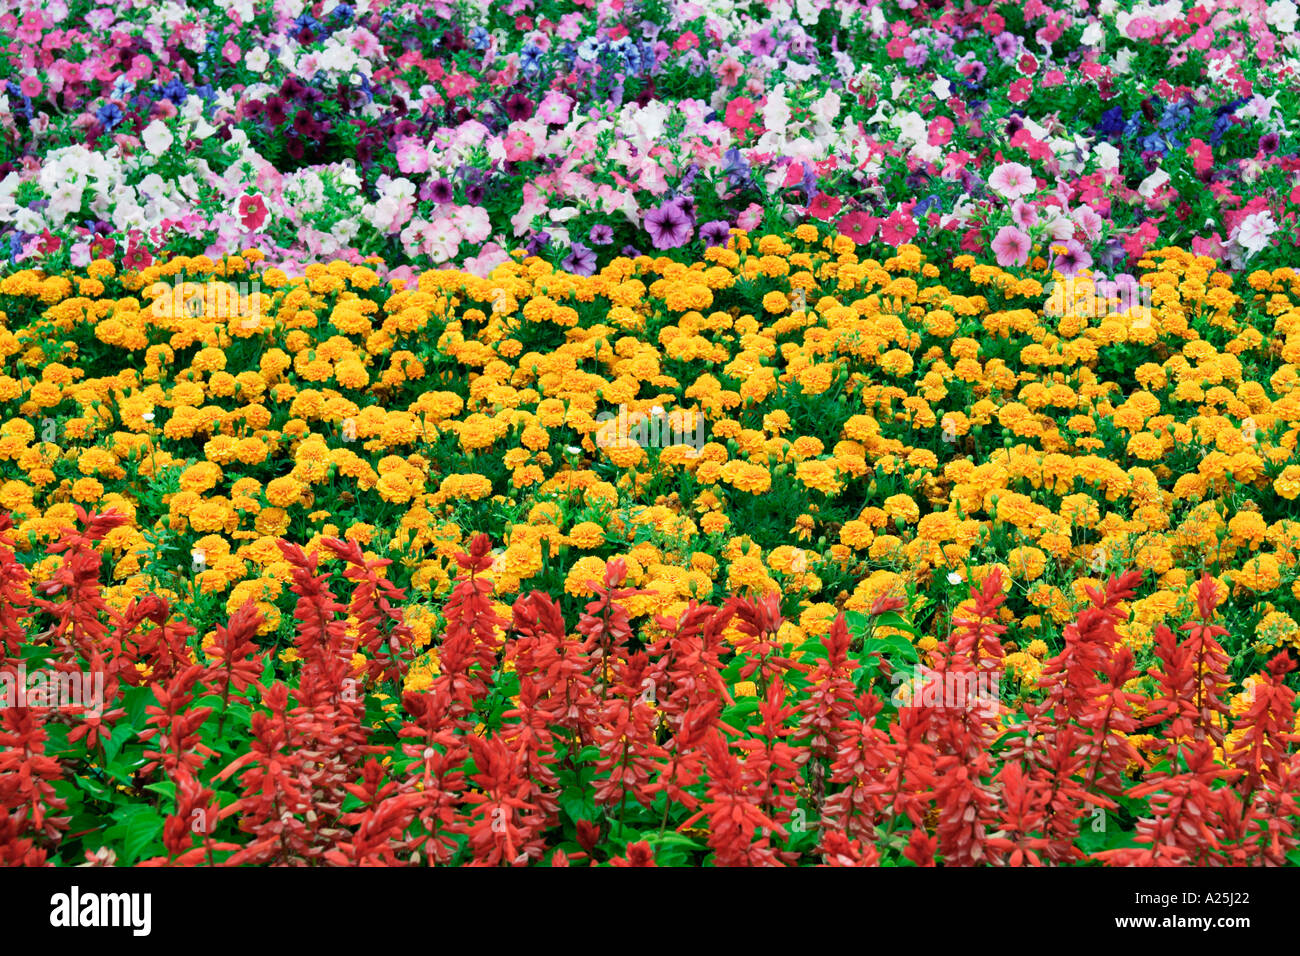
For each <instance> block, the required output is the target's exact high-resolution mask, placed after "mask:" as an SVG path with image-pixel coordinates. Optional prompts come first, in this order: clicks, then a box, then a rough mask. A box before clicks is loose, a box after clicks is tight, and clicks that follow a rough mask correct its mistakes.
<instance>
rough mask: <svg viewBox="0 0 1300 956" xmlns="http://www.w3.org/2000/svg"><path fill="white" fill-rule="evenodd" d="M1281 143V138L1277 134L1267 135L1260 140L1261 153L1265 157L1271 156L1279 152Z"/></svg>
mask: <svg viewBox="0 0 1300 956" xmlns="http://www.w3.org/2000/svg"><path fill="white" fill-rule="evenodd" d="M1281 141H1282V140H1281V137H1279V136H1278V135H1277V133H1265V134H1264V135H1263V136H1261V137H1260V138H1259V151H1260V152H1261V153H1263V154H1264V155H1265V156H1271V155H1273V154H1274V153H1276V152H1277V147H1278V145H1279V144H1280V143H1281Z"/></svg>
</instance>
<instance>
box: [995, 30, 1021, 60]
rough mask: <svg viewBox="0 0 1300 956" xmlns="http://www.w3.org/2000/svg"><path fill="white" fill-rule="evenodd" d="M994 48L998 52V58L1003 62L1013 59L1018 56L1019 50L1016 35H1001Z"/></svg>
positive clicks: (996, 39) (997, 38) (998, 36)
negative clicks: (1017, 51)
mask: <svg viewBox="0 0 1300 956" xmlns="http://www.w3.org/2000/svg"><path fill="white" fill-rule="evenodd" d="M993 48H994V49H995V50H997V51H998V56H1000V57H1001V58H1002V59H1003V60H1009V59H1011V58H1012V57H1013V56H1015V55H1016V50H1017V44H1016V36H1015V34H1013V33H999V34H998V35H997V37H996V38H995V39H994V40H993Z"/></svg>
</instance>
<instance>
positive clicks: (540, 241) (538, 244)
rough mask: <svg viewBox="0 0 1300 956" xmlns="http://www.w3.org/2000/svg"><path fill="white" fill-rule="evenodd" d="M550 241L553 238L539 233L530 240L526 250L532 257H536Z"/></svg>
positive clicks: (525, 247)
mask: <svg viewBox="0 0 1300 956" xmlns="http://www.w3.org/2000/svg"><path fill="white" fill-rule="evenodd" d="M550 241H551V237H550V236H549V235H547V234H546V233H544V232H539V233H537V235H535V236H533V237H532V238H531V239H529V240H528V244H527V245H526V246H524V249H525V251H527V253H528V254H529V255H530V256H535V255H537V254H538V253H540V252H541V251H542V248H543V247H544V246H545V245H546V244H547V243H549V242H550Z"/></svg>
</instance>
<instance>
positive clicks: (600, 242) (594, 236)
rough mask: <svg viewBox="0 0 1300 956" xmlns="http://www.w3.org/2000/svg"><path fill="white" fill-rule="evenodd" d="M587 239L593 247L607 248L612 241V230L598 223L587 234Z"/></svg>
mask: <svg viewBox="0 0 1300 956" xmlns="http://www.w3.org/2000/svg"><path fill="white" fill-rule="evenodd" d="M587 239H588V240H589V241H590V242H591V244H592V245H593V246H607V245H609V244H610V243H611V242H613V241H614V230H613V229H611V228H610V227H609V226H607V225H605V224H604V223H603V222H598V223H596V225H594V226H592V227H591V232H589V233H587Z"/></svg>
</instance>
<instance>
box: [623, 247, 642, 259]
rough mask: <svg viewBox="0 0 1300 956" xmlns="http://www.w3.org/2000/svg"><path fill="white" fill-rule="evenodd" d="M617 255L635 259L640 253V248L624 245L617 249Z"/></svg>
mask: <svg viewBox="0 0 1300 956" xmlns="http://www.w3.org/2000/svg"><path fill="white" fill-rule="evenodd" d="M619 255H621V256H627V257H628V258H629V259H635V258H637V257H638V256H640V255H641V250H640V249H638V248H637V247H636V246H624V247H623V248H622V249H621V250H620V251H619Z"/></svg>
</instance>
